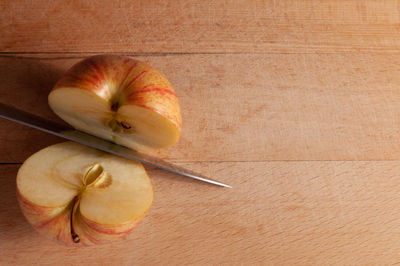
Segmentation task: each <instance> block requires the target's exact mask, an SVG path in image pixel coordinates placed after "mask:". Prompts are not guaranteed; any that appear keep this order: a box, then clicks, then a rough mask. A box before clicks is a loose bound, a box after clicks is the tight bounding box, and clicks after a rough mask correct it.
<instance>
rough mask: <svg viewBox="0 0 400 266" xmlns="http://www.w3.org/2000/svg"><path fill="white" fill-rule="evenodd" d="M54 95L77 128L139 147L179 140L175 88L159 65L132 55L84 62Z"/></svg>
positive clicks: (54, 104) (57, 107) (54, 103)
mask: <svg viewBox="0 0 400 266" xmlns="http://www.w3.org/2000/svg"><path fill="white" fill-rule="evenodd" d="M48 99H49V105H50V107H51V109H52V110H53V111H54V112H55V113H56V114H57V115H58V116H60V117H61V118H62V119H63V120H65V121H66V122H67V123H69V124H70V125H72V126H73V127H75V128H76V129H78V130H81V131H84V132H87V133H89V134H92V135H96V136H98V137H101V138H104V139H107V140H110V141H113V142H116V143H118V144H121V145H124V146H126V147H129V148H132V149H134V150H151V149H159V148H164V147H168V146H171V145H173V144H175V143H176V142H177V141H178V140H179V136H180V131H181V113H180V106H179V102H178V97H177V95H176V93H175V90H174V89H173V87H172V86H171V84H170V83H169V82H168V80H167V79H166V78H165V77H163V75H161V74H160V73H159V72H158V71H157V70H155V69H154V68H152V67H151V66H149V65H147V64H145V63H143V62H140V61H138V60H135V59H132V58H129V57H124V56H118V55H97V56H92V57H89V58H87V59H85V60H83V61H80V62H78V63H77V64H76V65H74V66H73V67H72V68H71V69H70V70H69V71H67V72H66V74H65V75H64V76H62V77H61V79H60V80H59V81H58V82H57V84H56V85H55V87H54V88H53V90H52V91H51V93H50V94H49V98H48Z"/></svg>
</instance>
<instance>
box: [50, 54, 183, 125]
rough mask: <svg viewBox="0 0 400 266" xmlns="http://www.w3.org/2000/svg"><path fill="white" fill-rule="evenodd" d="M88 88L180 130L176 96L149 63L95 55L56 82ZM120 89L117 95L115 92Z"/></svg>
mask: <svg viewBox="0 0 400 266" xmlns="http://www.w3.org/2000/svg"><path fill="white" fill-rule="evenodd" d="M65 87H67V88H79V89H82V90H87V91H90V92H92V93H94V94H96V95H98V96H99V97H101V98H104V99H106V100H108V101H109V102H110V106H112V105H115V104H117V105H118V106H122V105H136V106H141V107H144V108H147V109H149V110H152V111H155V112H157V113H159V114H161V115H162V116H164V117H165V118H167V119H168V120H170V121H171V122H172V123H173V124H174V125H175V127H176V128H177V129H178V130H179V132H180V131H181V127H182V118H181V112H180V106H179V101H178V97H177V95H176V93H175V90H174V88H173V87H172V86H171V84H170V83H169V81H168V80H167V79H166V78H165V77H164V76H163V75H162V74H160V73H159V72H158V71H157V70H155V69H154V68H152V67H151V66H149V65H147V64H145V63H143V62H141V61H138V60H136V59H133V58H130V57H124V56H119V55H96V56H92V57H89V58H87V59H84V60H83V61H80V62H78V63H77V64H75V65H74V66H73V67H72V68H71V69H70V70H68V71H67V73H66V74H65V75H64V76H63V77H62V78H61V79H60V80H59V81H58V82H57V84H56V85H55V86H54V88H53V90H57V89H59V88H65ZM118 89H120V95H118V96H117V97H116V96H115V95H114V94H115V93H116V91H117V90H118Z"/></svg>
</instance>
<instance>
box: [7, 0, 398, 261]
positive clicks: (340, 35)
mask: <svg viewBox="0 0 400 266" xmlns="http://www.w3.org/2000/svg"><path fill="white" fill-rule="evenodd" d="M399 12H400V9H399V7H398V3H397V2H395V1H385V2H384V3H382V2H380V1H347V0H346V1H235V2H226V1H190V2H183V1H159V2H151V3H150V1H112V2H109V1H92V0H88V1H67V2H65V1H45V0H39V1H35V2H31V1H22V0H21V1H2V2H1V3H0V21H1V23H0V32H1V37H0V84H1V86H0V101H1V102H4V103H8V104H10V105H12V106H15V107H18V108H21V109H23V110H26V111H29V112H32V113H35V114H37V115H40V116H42V117H45V118H48V119H52V120H55V121H59V119H58V118H57V117H56V116H55V115H54V114H53V113H52V112H51V111H50V109H49V107H48V105H47V95H48V93H49V91H50V89H51V87H52V86H53V85H54V83H55V82H56V80H57V79H58V78H59V77H60V75H61V74H62V73H63V72H64V71H65V70H66V69H68V68H69V67H70V66H71V65H72V64H74V63H75V62H77V61H79V60H81V59H82V58H84V57H85V56H88V55H93V54H97V53H118V54H124V55H129V56H133V57H135V58H138V59H140V60H143V61H146V62H148V63H149V64H151V65H153V66H154V67H155V68H157V69H159V70H160V71H161V72H162V73H163V74H165V76H166V77H167V78H168V79H169V80H170V81H171V83H172V84H173V85H174V87H175V89H176V91H177V94H178V96H179V99H180V102H181V107H182V112H183V133H182V138H181V140H180V142H179V144H177V145H176V146H174V147H172V148H169V149H167V150H162V151H159V152H156V155H157V156H160V157H162V158H165V159H167V160H170V161H172V162H175V163H177V164H179V165H182V166H185V167H188V168H192V169H193V170H196V171H199V172H202V173H204V174H206V175H209V176H212V177H214V178H216V179H218V180H221V181H222V182H226V183H228V184H230V185H232V186H233V189H224V188H219V187H214V186H209V185H205V184H202V183H199V182H196V181H191V180H187V179H185V178H181V177H177V176H173V175H170V174H168V173H166V172H164V171H161V170H157V169H154V168H149V167H147V168H146V169H147V170H148V172H149V175H150V176H151V178H152V182H153V185H154V189H155V200H154V203H153V206H152V208H151V210H150V212H149V213H148V215H147V216H146V218H145V219H144V220H143V222H142V223H141V224H140V226H138V227H137V229H135V230H134V231H133V232H132V233H131V234H130V235H128V236H127V237H126V239H124V240H121V241H117V242H114V243H109V244H104V245H101V246H93V247H87V248H82V249H77V248H74V247H64V246H60V245H58V244H56V243H54V242H52V241H49V240H47V239H45V238H43V237H41V236H40V235H38V234H37V233H36V232H35V231H34V230H33V229H32V228H31V227H30V226H29V224H28V223H27V222H26V220H25V219H24V217H23V216H22V213H21V212H20V210H19V207H18V205H17V201H16V196H15V177H16V173H17V171H18V168H19V167H20V165H21V163H22V162H23V161H24V160H25V159H26V158H28V157H29V156H30V155H31V154H32V153H34V152H36V151H38V150H40V149H42V148H44V147H46V146H48V145H51V144H54V143H57V142H61V141H63V140H62V139H59V138H57V137H53V136H49V135H47V134H45V133H42V132H38V131H35V130H33V129H30V128H26V127H23V126H20V125H17V124H14V123H12V122H8V121H4V120H0V147H1V152H0V194H1V195H2V199H1V200H0V265H26V264H37V265H54V264H57V265H60V264H65V265H79V264H85V265H86V264H87V265H93V264H106V265H107V264H110V265H111V264H112V265H177V264H178V265H187V264H195V265H207V264H212V265H221V264H226V265H253V264H261V265H265V264H272V265H293V264H302V265H310V264H322V265H328V264H332V265H337V264H340V265H348V264H363V265H365V264H394V263H398V261H399V259H400V255H399V254H400V235H399V234H398V231H399V230H400V229H399V228H400V212H399V211H398V206H399V205H400V193H398V191H399V190H400V161H399V160H400V67H399V66H400V53H399V51H400V50H399V48H400V28H399V27H398V25H399V23H400V13H399Z"/></svg>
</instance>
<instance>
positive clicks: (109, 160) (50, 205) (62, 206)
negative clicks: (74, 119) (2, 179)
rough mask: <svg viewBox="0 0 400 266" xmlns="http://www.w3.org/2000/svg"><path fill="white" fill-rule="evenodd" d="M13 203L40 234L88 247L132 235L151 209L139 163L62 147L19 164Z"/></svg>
mask: <svg viewBox="0 0 400 266" xmlns="http://www.w3.org/2000/svg"><path fill="white" fill-rule="evenodd" d="M17 198H18V202H19V204H20V207H21V210H22V212H23V214H24V215H25V217H26V218H27V220H28V222H29V223H30V224H31V225H32V226H33V227H34V228H35V229H36V230H37V231H38V232H39V233H41V234H44V235H47V236H48V237H49V238H51V239H55V240H58V241H60V242H62V243H64V244H70V245H90V244H97V243H100V242H105V241H109V240H113V239H116V238H120V237H122V236H124V235H126V234H127V233H129V232H130V231H132V230H133V229H134V228H135V227H136V226H137V225H138V223H139V222H140V221H141V220H142V218H143V217H144V215H145V214H146V212H147V211H148V210H149V208H150V206H151V204H152V201H153V187H152V184H151V181H150V179H149V177H148V176H147V174H146V172H145V169H144V168H143V166H142V165H141V164H140V163H138V162H134V161H130V160H126V159H124V158H120V157H117V156H114V155H111V154H107V153H104V152H101V151H98V150H95V149H92V148H89V147H86V146H83V145H80V144H77V143H73V142H64V143H59V144H56V145H52V146H49V147H47V148H45V149H43V150H40V151H39V152H37V153H35V154H33V155H32V156H31V157H29V158H28V159H27V160H26V161H25V162H24V163H23V165H22V166H21V168H20V169H19V171H18V175H17Z"/></svg>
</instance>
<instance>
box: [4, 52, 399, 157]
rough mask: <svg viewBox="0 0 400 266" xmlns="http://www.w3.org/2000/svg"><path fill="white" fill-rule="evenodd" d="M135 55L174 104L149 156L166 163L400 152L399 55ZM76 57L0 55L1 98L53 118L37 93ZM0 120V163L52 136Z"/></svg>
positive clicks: (43, 93) (41, 93) (44, 99)
mask: <svg viewBox="0 0 400 266" xmlns="http://www.w3.org/2000/svg"><path fill="white" fill-rule="evenodd" d="M137 58H139V59H141V60H144V61H146V62H148V63H150V64H151V65H153V66H154V67H156V68H157V69H159V70H160V71H161V72H163V73H164V74H165V75H166V76H167V77H168V79H169V80H170V81H171V82H172V84H173V85H174V87H175V89H176V91H177V93H178V95H179V99H180V102H181V105H182V110H183V111H182V113H183V134H182V139H181V140H180V142H179V144H178V145H176V146H174V147H172V148H170V149H167V150H164V151H160V152H158V154H157V155H158V156H162V157H164V158H167V159H169V160H174V161H266V160H399V159H400V149H399V147H400V90H399V89H398V87H399V86H398V84H400V69H399V68H398V66H399V65H400V57H399V58H396V57H394V56H392V55H368V54H359V55H326V54H325V55H311V54H306V55H298V54H286V55H179V56H177V55H171V56H149V57H148V56H139V57H137ZM79 59H80V58H73V59H62V58H61V59H57V58H52V59H43V58H36V59H35V58H33V59H23V58H13V57H2V58H0V69H1V70H0V83H1V84H2V86H1V88H0V98H1V101H2V102H7V103H11V104H12V105H14V106H17V107H20V108H22V109H24V110H27V111H29V112H32V113H36V114H37V115H40V116H43V117H46V118H49V119H53V120H57V121H60V120H59V119H58V118H57V117H56V116H55V115H54V114H53V113H52V112H51V110H50V109H49V107H48V104H47V95H48V93H49V91H50V89H51V87H52V85H53V84H54V83H55V81H56V80H57V79H58V78H59V76H60V75H61V74H62V73H63V71H65V70H66V69H67V68H68V67H70V66H71V65H72V64H73V63H75V62H77V61H78V60H79ZM0 124H1V126H0V146H1V147H2V150H3V153H1V154H0V162H22V161H23V160H24V159H26V158H27V157H28V156H29V155H30V154H31V153H32V152H34V151H36V150H39V149H40V148H43V147H44V146H46V145H49V144H51V143H55V142H57V141H59V139H57V138H54V137H49V136H48V135H47V134H45V133H41V132H37V131H36V130H33V129H29V128H26V127H23V126H18V125H15V124H13V123H11V122H6V121H3V120H0ZM10 132H12V134H11V133H10ZM40 139H41V140H43V141H38V140H40Z"/></svg>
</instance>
